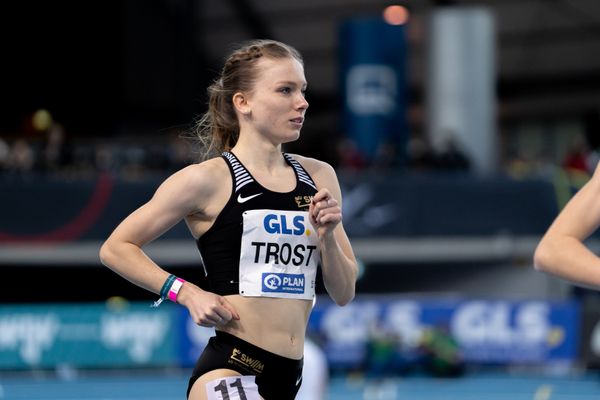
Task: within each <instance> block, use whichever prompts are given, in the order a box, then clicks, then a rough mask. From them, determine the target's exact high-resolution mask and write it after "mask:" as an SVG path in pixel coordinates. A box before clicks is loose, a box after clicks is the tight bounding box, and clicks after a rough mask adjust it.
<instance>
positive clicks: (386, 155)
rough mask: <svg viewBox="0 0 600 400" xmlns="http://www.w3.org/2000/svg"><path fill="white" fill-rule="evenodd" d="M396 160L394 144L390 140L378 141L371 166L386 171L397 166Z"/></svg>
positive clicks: (396, 154)
mask: <svg viewBox="0 0 600 400" xmlns="http://www.w3.org/2000/svg"><path fill="white" fill-rule="evenodd" d="M398 162H399V160H398V151H397V148H396V145H395V144H393V143H390V142H382V143H380V144H379V146H378V147H377V155H376V156H375V160H373V168H375V169H378V170H383V171H386V170H390V169H394V168H396V167H398Z"/></svg>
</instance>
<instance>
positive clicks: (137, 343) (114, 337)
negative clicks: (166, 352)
mask: <svg viewBox="0 0 600 400" xmlns="http://www.w3.org/2000/svg"><path fill="white" fill-rule="evenodd" d="M169 324H170V321H169V319H168V317H167V316H165V315H161V314H154V315H153V314H148V313H127V314H122V315H119V314H117V315H103V316H102V318H101V321H100V332H101V333H100V337H101V341H102V343H103V344H104V345H105V346H106V347H108V348H114V349H125V350H127V353H128V354H129V356H130V357H131V359H132V360H133V361H135V362H138V363H143V362H146V361H148V360H149V359H150V357H151V355H152V352H153V351H154V349H155V348H156V347H157V346H158V345H160V344H161V343H163V341H164V339H165V335H166V333H167V329H168V328H169Z"/></svg>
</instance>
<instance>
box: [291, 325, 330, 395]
mask: <svg viewBox="0 0 600 400" xmlns="http://www.w3.org/2000/svg"><path fill="white" fill-rule="evenodd" d="M328 384H329V365H328V362H327V357H326V356H325V353H324V352H323V350H322V349H321V347H320V346H319V345H318V344H317V343H316V342H315V341H314V340H313V339H311V338H310V337H309V336H306V339H305V341H304V367H303V368H302V385H301V386H300V391H298V394H297V396H296V400H325V399H326V398H327V390H328Z"/></svg>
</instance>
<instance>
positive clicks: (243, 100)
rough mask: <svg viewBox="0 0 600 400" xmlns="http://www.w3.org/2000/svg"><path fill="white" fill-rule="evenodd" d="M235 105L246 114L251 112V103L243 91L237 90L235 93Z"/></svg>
mask: <svg viewBox="0 0 600 400" xmlns="http://www.w3.org/2000/svg"><path fill="white" fill-rule="evenodd" d="M233 107H235V109H236V110H237V111H238V112H240V113H242V114H244V115H248V114H250V111H251V110H250V105H249V104H248V98H247V97H246V95H245V94H244V93H242V92H237V93H236V94H234V95H233Z"/></svg>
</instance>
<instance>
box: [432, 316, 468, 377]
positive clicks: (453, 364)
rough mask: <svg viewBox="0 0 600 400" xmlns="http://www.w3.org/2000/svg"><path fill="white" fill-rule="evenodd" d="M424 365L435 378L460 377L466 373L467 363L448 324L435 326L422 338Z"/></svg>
mask: <svg viewBox="0 0 600 400" xmlns="http://www.w3.org/2000/svg"><path fill="white" fill-rule="evenodd" d="M421 350H422V352H423V365H424V366H425V370H426V371H427V372H428V373H430V374H431V375H432V376H435V377H458V376H460V375H462V374H463V373H464V370H465V363H464V360H463V358H462V354H461V350H460V346H459V344H458V342H457V341H456V339H455V338H454V336H452V333H451V332H450V329H449V326H448V325H447V324H446V323H441V324H437V325H433V326H431V327H429V328H428V329H426V330H425V331H424V332H423V337H422V338H421Z"/></svg>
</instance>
